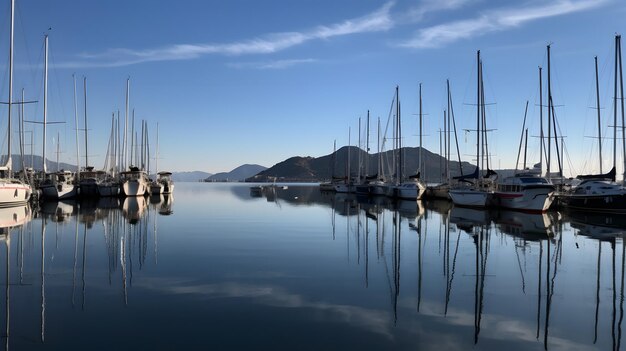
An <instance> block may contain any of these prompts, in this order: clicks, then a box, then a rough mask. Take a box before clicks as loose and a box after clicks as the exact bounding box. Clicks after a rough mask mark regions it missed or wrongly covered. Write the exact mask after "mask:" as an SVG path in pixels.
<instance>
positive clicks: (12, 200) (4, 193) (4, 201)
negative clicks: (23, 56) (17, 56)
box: [0, 0, 32, 207]
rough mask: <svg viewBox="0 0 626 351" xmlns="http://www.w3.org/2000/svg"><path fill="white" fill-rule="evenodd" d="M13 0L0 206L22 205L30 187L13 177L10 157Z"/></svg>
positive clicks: (13, 3)
mask: <svg viewBox="0 0 626 351" xmlns="http://www.w3.org/2000/svg"><path fill="white" fill-rule="evenodd" d="M14 17H15V1H14V0H11V30H10V45H9V101H8V103H7V104H8V106H9V114H8V118H7V121H8V126H7V146H8V148H7V159H6V162H5V163H4V165H3V166H1V167H0V207H9V206H17V205H23V204H25V203H27V202H28V201H29V200H30V196H31V194H32V188H31V187H30V185H28V184H26V183H25V182H23V181H22V180H20V179H16V178H13V173H12V167H13V165H12V158H11V135H12V134H13V132H12V131H11V110H12V105H13V27H14V22H15V19H14Z"/></svg>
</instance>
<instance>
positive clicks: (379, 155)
mask: <svg viewBox="0 0 626 351" xmlns="http://www.w3.org/2000/svg"><path fill="white" fill-rule="evenodd" d="M376 149H377V150H378V171H377V173H378V174H377V175H378V179H382V175H383V164H382V162H381V161H382V159H381V152H382V150H381V149H380V117H378V133H377V135H376Z"/></svg>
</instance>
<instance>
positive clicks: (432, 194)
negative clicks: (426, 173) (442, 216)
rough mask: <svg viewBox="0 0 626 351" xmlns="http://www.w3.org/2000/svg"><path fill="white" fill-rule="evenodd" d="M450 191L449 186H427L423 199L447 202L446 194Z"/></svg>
mask: <svg viewBox="0 0 626 351" xmlns="http://www.w3.org/2000/svg"><path fill="white" fill-rule="evenodd" d="M449 191H450V185H448V184H438V185H433V186H429V187H427V188H426V192H425V193H424V196H425V197H428V198H431V199H446V200H449V199H450V197H449V196H448V192H449Z"/></svg>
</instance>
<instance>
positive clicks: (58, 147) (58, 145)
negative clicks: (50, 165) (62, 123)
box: [57, 132, 61, 172]
mask: <svg viewBox="0 0 626 351" xmlns="http://www.w3.org/2000/svg"><path fill="white" fill-rule="evenodd" d="M59 140H61V136H60V134H59V132H57V172H58V171H59V154H60V153H61V145H60V144H59Z"/></svg>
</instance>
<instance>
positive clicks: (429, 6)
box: [403, 0, 471, 22]
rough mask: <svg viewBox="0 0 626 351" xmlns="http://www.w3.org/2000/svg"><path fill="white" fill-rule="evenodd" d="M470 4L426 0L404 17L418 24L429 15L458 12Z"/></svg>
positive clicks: (467, 1) (445, 0)
mask: <svg viewBox="0 0 626 351" xmlns="http://www.w3.org/2000/svg"><path fill="white" fill-rule="evenodd" d="M470 2H471V0H424V1H422V2H421V3H420V4H419V5H418V6H415V7H413V8H411V9H409V10H408V11H407V12H406V13H405V15H404V16H403V17H404V19H405V20H404V21H406V22H418V21H421V20H422V19H423V18H424V16H425V15H426V14H428V13H431V12H438V11H449V10H456V9H459V8H461V7H463V6H465V5H466V4H468V3H470Z"/></svg>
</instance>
